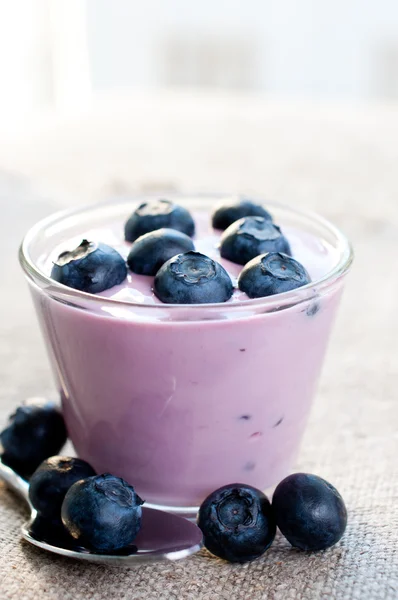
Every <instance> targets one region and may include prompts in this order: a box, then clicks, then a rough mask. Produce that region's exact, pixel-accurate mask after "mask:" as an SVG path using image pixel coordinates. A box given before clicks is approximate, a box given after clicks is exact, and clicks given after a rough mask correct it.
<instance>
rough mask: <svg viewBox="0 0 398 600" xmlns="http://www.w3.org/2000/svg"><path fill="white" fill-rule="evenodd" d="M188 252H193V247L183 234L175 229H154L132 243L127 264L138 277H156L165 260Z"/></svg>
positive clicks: (189, 239) (188, 238)
mask: <svg viewBox="0 0 398 600" xmlns="http://www.w3.org/2000/svg"><path fill="white" fill-rule="evenodd" d="M189 250H195V246H194V244H193V241H192V240H191V238H190V237H189V236H187V235H186V234H185V233H182V232H181V231H177V229H166V228H163V229H156V230H155V231H150V232H149V233H145V234H144V235H142V236H141V237H139V238H138V239H137V240H136V241H135V242H134V243H133V245H132V246H131V250H130V252H129V255H128V258H127V264H128V266H129V267H130V269H131V271H133V272H134V273H137V274H138V275H156V273H157V272H158V271H159V269H160V267H161V266H162V265H163V264H164V263H165V262H166V261H167V260H169V259H170V258H173V256H175V255H176V254H181V253H182V252H188V251H189Z"/></svg>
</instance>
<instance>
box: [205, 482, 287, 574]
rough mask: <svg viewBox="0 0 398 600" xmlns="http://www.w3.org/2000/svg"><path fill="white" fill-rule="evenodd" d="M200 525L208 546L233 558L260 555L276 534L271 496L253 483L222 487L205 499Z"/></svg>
mask: <svg viewBox="0 0 398 600" xmlns="http://www.w3.org/2000/svg"><path fill="white" fill-rule="evenodd" d="M198 525H199V527H200V529H201V530H202V532H203V537H204V544H205V546H206V548H207V549H208V550H209V551H210V552H211V553H212V554H215V555H216V556H219V557H220V558H224V559H225V560H228V561H230V562H240V563H244V562H247V561H249V560H253V559H255V558H258V557H259V556H261V555H262V554H263V553H264V552H265V551H266V550H267V548H269V547H270V545H271V544H272V542H273V540H274V537H275V531H276V526H275V519H274V515H273V512H272V507H271V504H270V502H269V500H268V498H267V497H266V496H265V495H264V494H263V493H262V492H260V490H257V489H256V488H253V487H251V486H250V485H244V484H241V483H233V484H231V485H225V486H224V487H221V488H219V489H218V490H216V491H215V492H213V493H212V494H210V496H208V497H207V498H206V500H204V502H203V503H202V505H201V507H200V509H199V514H198Z"/></svg>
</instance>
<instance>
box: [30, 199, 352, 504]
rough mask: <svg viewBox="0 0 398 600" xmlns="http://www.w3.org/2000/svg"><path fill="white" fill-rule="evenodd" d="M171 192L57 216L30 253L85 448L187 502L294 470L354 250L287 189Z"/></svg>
mask: <svg viewBox="0 0 398 600" xmlns="http://www.w3.org/2000/svg"><path fill="white" fill-rule="evenodd" d="M165 200H167V201H164V200H163V199H159V198H157V199H151V198H144V199H142V198H140V199H137V200H134V199H132V200H129V201H125V200H124V201H123V202H120V203H108V204H103V205H94V206H92V207H91V208H87V209H84V210H80V211H74V212H73V211H71V212H70V213H69V214H67V215H65V214H64V215H55V216H54V217H51V218H50V219H47V220H46V221H43V222H42V223H40V224H38V225H37V226H36V227H35V228H34V229H33V230H31V232H29V233H28V234H27V236H26V238H25V240H24V242H23V245H22V249H21V260H22V265H23V267H24V269H25V272H26V274H27V276H28V280H29V284H30V288H31V292H32V295H33V300H34V303H35V306H36V310H37V314H38V317H39V321H40V324H41V327H42V330H43V334H44V338H45V341H46V343H47V347H48V351H49V356H50V359H51V364H52V366H53V371H54V375H55V379H56V382H57V385H58V386H59V388H60V391H61V394H62V398H63V411H64V415H65V420H66V425H67V428H68V432H69V435H70V438H71V439H72V442H73V444H74V447H75V449H76V452H77V454H78V456H79V457H80V458H81V459H83V460H85V461H87V462H88V463H89V464H90V465H92V466H93V468H94V470H95V471H96V472H98V473H107V472H108V473H112V474H114V475H116V476H118V477H121V478H123V479H124V480H125V481H127V482H129V483H132V484H133V485H134V489H135V490H136V491H137V494H139V496H140V497H142V498H145V499H146V502H147V504H154V505H158V506H160V505H162V506H166V507H169V508H170V509H175V510H177V511H188V510H189V509H190V507H197V506H198V505H199V504H200V503H201V502H202V501H203V500H204V498H206V496H207V495H208V494H209V493H210V492H212V491H213V490H214V489H217V488H220V487H221V486H223V485H226V484H229V483H230V482H231V481H242V482H244V483H245V484H247V485H249V486H253V487H255V488H258V489H262V490H265V489H266V488H268V487H270V486H271V485H273V484H275V483H277V482H278V481H279V480H280V479H282V478H283V477H284V476H285V475H287V473H288V471H289V469H290V468H291V466H292V463H293V461H294V459H295V456H296V453H297V451H298V448H299V443H300V440H301V437H302V434H303V431H304V428H305V424H306V421H307V417H308V412H309V408H310V404H311V401H312V398H313V395H314V391H315V386H316V382H317V379H318V375H319V372H320V369H321V366H322V362H323V357H324V353H325V349H326V346H327V342H328V338H329V333H330V329H331V326H332V322H333V319H334V316H335V313H336V309H337V306H338V304H339V299H340V295H341V291H342V287H343V282H344V279H345V278H344V275H345V273H346V272H347V271H348V269H349V266H350V263H351V259H352V255H351V250H350V246H349V244H348V242H347V241H346V240H345V238H344V236H343V235H342V234H341V233H340V232H339V231H338V230H336V229H335V228H334V227H333V226H332V225H330V224H329V223H327V222H326V221H323V220H322V219H320V218H318V217H316V216H313V215H307V214H306V213H299V212H297V211H294V210H293V209H289V208H286V207H282V206H279V205H277V204H273V203H266V204H265V205H264V206H262V207H261V204H260V203H258V202H256V201H255V200H253V199H250V200H249V199H247V198H245V199H239V198H225V199H222V200H221V201H220V198H218V199H216V198H211V197H208V198H203V197H201V198H186V199H178V200H174V199H169V198H167V199H165ZM240 202H242V203H243V205H242V206H240ZM234 219H235V220H234ZM214 225H215V226H217V227H219V229H216V228H215V227H214ZM223 248H224V249H223Z"/></svg>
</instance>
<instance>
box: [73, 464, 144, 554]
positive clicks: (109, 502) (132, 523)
mask: <svg viewBox="0 0 398 600" xmlns="http://www.w3.org/2000/svg"><path fill="white" fill-rule="evenodd" d="M143 503H144V501H143V500H141V498H140V497H139V496H138V495H137V494H136V493H135V491H134V488H133V487H132V486H131V485H129V484H128V483H127V482H126V481H124V480H123V479H121V478H119V477H115V476H114V475H109V474H107V473H106V474H104V475H97V476H96V477H89V478H88V479H83V480H81V481H78V482H76V483H74V484H73V485H72V487H71V488H70V489H69V490H68V492H67V494H66V496H65V499H64V501H63V504H62V511H61V516H62V522H63V524H64V525H65V527H66V529H67V531H68V532H69V534H70V535H71V536H72V537H73V538H74V539H75V540H76V541H77V542H79V543H80V544H82V545H83V546H86V547H87V548H91V549H93V550H96V551H98V552H112V551H114V550H118V549H120V548H124V547H125V546H128V545H129V544H131V543H132V542H133V541H134V540H135V538H136V536H137V534H138V532H139V530H140V527H141V516H142V508H141V505H142V504H143Z"/></svg>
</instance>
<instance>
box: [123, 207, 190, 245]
mask: <svg viewBox="0 0 398 600" xmlns="http://www.w3.org/2000/svg"><path fill="white" fill-rule="evenodd" d="M164 227H167V228H168V229H177V230H178V231H182V233H185V234H186V235H189V236H190V237H192V236H193V234H194V233H195V223H194V221H193V219H192V216H191V214H190V212H189V211H188V210H187V209H186V208H184V207H183V206H180V205H179V204H174V203H173V202H170V200H149V201H148V202H143V203H142V204H140V205H139V207H138V208H136V209H135V211H134V212H133V214H132V215H131V217H130V218H129V219H128V221H127V222H126V224H125V226H124V237H125V239H126V241H127V242H134V241H135V240H136V239H137V238H139V237H140V236H141V235H144V233H149V232H150V231H155V229H162V228H164Z"/></svg>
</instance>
